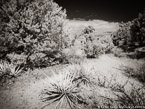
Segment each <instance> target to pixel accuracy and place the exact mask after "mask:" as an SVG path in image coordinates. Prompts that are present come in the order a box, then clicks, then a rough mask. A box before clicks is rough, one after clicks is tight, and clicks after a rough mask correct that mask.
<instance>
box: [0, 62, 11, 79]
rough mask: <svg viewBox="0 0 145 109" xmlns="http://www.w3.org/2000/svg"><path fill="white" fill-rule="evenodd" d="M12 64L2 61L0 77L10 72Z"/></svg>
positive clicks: (0, 63)
mask: <svg viewBox="0 0 145 109" xmlns="http://www.w3.org/2000/svg"><path fill="white" fill-rule="evenodd" d="M9 68H10V64H9V63H8V62H6V61H0V76H3V75H6V74H8V73H9V72H10V69H9Z"/></svg>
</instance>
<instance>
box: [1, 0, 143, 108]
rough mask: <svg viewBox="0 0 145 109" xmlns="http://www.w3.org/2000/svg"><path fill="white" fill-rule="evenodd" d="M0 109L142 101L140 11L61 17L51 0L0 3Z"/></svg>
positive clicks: (123, 104) (62, 13) (126, 105)
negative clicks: (115, 17)
mask: <svg viewBox="0 0 145 109" xmlns="http://www.w3.org/2000/svg"><path fill="white" fill-rule="evenodd" d="M0 6H1V8H0V13H1V15H2V16H1V17H0V109H108V108H113V109H118V108H122V109H127V108H131V109H133V108H137V109H143V108H145V48H144V47H145V34H144V33H145V11H143V12H142V13H141V14H139V16H136V18H135V19H133V20H132V21H128V22H125V23H124V22H110V21H104V20H97V19H94V20H84V19H68V18H66V16H67V15H66V11H65V10H63V9H62V8H61V7H60V6H59V5H58V4H57V3H55V2H54V1H53V0H50V1H48V0H42V1H38V0H33V1H31V2H30V1H27V0H8V1H1V4H0Z"/></svg>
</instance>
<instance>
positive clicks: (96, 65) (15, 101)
mask: <svg viewBox="0 0 145 109" xmlns="http://www.w3.org/2000/svg"><path fill="white" fill-rule="evenodd" d="M141 63H142V61H136V60H131V59H125V58H124V59H120V58H116V57H114V56H112V55H103V56H101V57H100V58H99V59H92V60H87V62H85V63H83V65H84V67H85V68H87V69H92V68H93V69H95V71H96V74H97V76H96V78H98V77H100V78H102V79H104V78H106V80H105V81H111V80H113V81H112V82H111V83H112V84H114V83H116V82H117V83H119V84H124V83H125V82H126V81H127V80H128V77H126V76H125V75H124V74H123V73H122V71H121V70H118V69H120V65H125V66H130V67H137V66H138V65H139V64H141ZM52 69H53V68H52ZM56 69H57V68H56ZM58 69H59V68H58ZM42 72H45V73H46V74H47V75H49V74H50V68H47V69H43V70H42V69H41V70H34V71H33V72H32V73H31V74H29V73H28V75H24V76H22V77H20V78H19V79H18V81H16V82H15V83H14V85H13V87H11V88H8V89H3V88H1V90H0V109H40V108H41V107H42V106H43V105H44V103H43V102H41V100H40V98H41V96H40V94H41V91H42V90H43V89H44V88H45V87H46V86H47V82H46V81H45V79H46V78H45V76H44V75H43V74H42ZM129 82H130V83H134V84H135V85H136V86H141V83H139V82H138V81H136V80H134V79H132V78H130V79H129ZM106 83H107V82H106ZM126 89H127V90H130V89H131V85H129V84H128V85H127V86H126ZM104 91H105V90H104V89H103V90H102V89H100V91H99V92H100V95H103V94H106V93H109V92H104ZM109 94H110V93H109ZM53 108H54V107H48V109H53Z"/></svg>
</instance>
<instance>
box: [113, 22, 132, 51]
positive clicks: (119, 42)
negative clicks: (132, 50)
mask: <svg viewBox="0 0 145 109" xmlns="http://www.w3.org/2000/svg"><path fill="white" fill-rule="evenodd" d="M131 25H133V23H132V22H127V23H121V24H120V25H119V29H118V30H117V32H115V33H113V34H112V36H111V37H112V40H113V44H114V45H115V46H118V47H120V48H122V49H123V50H126V49H127V48H128V46H129V45H130V43H131V30H130V29H131Z"/></svg>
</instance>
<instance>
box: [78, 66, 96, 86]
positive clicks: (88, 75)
mask: <svg viewBox="0 0 145 109" xmlns="http://www.w3.org/2000/svg"><path fill="white" fill-rule="evenodd" d="M92 70H93V69H87V68H85V67H84V66H82V65H80V71H79V74H78V78H76V80H79V81H80V84H81V83H83V84H84V85H85V86H89V87H92V86H93V87H94V86H95V84H96V83H95V76H96V75H95V73H94V71H92Z"/></svg>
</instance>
